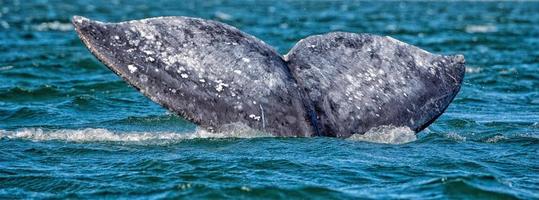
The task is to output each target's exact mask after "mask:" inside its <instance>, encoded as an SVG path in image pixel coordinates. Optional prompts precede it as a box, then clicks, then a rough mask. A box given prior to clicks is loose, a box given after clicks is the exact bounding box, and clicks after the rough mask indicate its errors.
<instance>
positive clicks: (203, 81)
mask: <svg viewBox="0 0 539 200" xmlns="http://www.w3.org/2000/svg"><path fill="white" fill-rule="evenodd" d="M198 81H200V82H201V83H205V82H206V80H204V79H203V78H201V79H199V80H198Z"/></svg>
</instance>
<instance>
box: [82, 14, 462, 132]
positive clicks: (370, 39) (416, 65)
mask: <svg viewBox="0 0 539 200" xmlns="http://www.w3.org/2000/svg"><path fill="white" fill-rule="evenodd" d="M72 22H73V24H74V26H75V29H76V31H77V33H78V35H79V37H80V38H81V40H82V41H83V42H84V44H85V45H86V46H87V47H88V48H89V49H90V51H91V52H92V53H93V54H94V55H95V56H96V57H97V58H98V59H99V60H100V61H102V62H103V63H104V64H105V65H106V66H107V67H109V68H110V69H111V70H112V71H114V72H115V73H116V74H118V75H119V76H121V77H122V78H123V79H124V80H126V81H127V82H128V83H129V84H131V85H132V86H134V87H135V88H137V89H138V90H139V91H140V92H142V93H143V94H144V95H146V96H147V97H149V98H150V99H151V100H153V101H155V102H157V103H158V104H160V105H162V106H163V107H165V108H167V109H169V110H171V111H172V112H174V113H177V114H179V115H181V116H182V117H184V118H186V119H188V120H190V121H192V122H194V123H196V124H198V125H199V126H201V127H202V128H204V129H207V130H210V131H226V130H227V129H228V128H230V127H231V126H234V125H241V126H246V127H248V128H250V129H254V130H258V131H262V132H268V133H271V134H273V135H277V136H333V137H349V136H351V135H352V134H363V133H365V132H367V131H369V130H371V129H373V128H376V127H381V126H395V127H409V128H410V129H412V130H414V131H416V132H418V131H421V130H422V129H424V128H426V127H427V126H428V125H429V124H431V123H432V122H433V121H434V120H435V119H436V118H438V117H439V116H440V115H441V114H442V113H443V112H444V110H445V109H446V108H447V106H448V105H449V104H450V102H451V101H452V100H453V98H454V97H455V96H456V94H457V93H458V91H459V90H460V87H461V84H462V80H463V77H464V57H463V56H461V55H457V56H443V55H435V54H431V53H429V52H426V51H424V50H422V49H419V48H417V47H414V46H412V45H409V44H406V43H403V42H401V41H398V40H396V39H393V38H391V37H383V36H377V35H371V34H354V33H344V32H333V33H328V34H324V35H316V36H310V37H308V38H305V39H303V40H301V41H299V42H298V43H297V44H296V45H295V46H294V47H293V48H292V50H291V51H290V52H289V53H288V54H287V55H285V56H281V55H279V54H278V53H277V52H276V51H275V50H274V49H273V48H271V47H270V46H268V45H267V44H265V43H264V42H263V41H261V40H259V39H257V38H255V37H253V36H251V35H248V34H246V33H244V32H241V31H240V30H238V29H236V28H234V27H232V26H229V25H226V24H223V23H219V22H216V21H211V20H203V19H198V18H189V17H158V18H150V19H143V20H135V21H128V22H121V23H103V22H98V21H93V20H89V19H87V18H83V17H79V16H75V17H73V20H72Z"/></svg>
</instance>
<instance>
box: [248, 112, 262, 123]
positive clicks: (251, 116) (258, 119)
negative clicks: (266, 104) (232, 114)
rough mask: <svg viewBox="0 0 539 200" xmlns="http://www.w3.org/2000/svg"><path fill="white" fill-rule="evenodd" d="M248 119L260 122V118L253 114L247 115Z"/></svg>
mask: <svg viewBox="0 0 539 200" xmlns="http://www.w3.org/2000/svg"><path fill="white" fill-rule="evenodd" d="M249 118H251V119H254V120H256V121H260V116H256V115H254V114H250V115H249Z"/></svg>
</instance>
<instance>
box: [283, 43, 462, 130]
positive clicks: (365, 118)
mask: <svg viewBox="0 0 539 200" xmlns="http://www.w3.org/2000/svg"><path fill="white" fill-rule="evenodd" d="M285 57H286V58H287V60H288V66H289V67H290V69H291V71H292V73H293V75H294V77H295V78H296V80H297V81H298V83H299V84H300V87H302V88H304V90H305V91H306V92H307V94H308V97H309V98H310V99H311V100H312V102H314V105H315V110H316V114H317V116H318V117H319V119H318V122H319V126H320V127H319V128H320V130H321V132H323V133H326V134H329V135H331V136H338V137H348V136H350V135H351V134H356V133H365V132H367V131H368V130H369V129H371V128H374V127H378V126H383V125H392V126H395V127H409V128H410V129H412V130H414V131H416V132H419V131H421V130H422V129H424V128H425V127H427V126H428V125H429V124H430V123H432V122H433V121H434V120H435V119H436V118H438V116H440V115H441V114H442V113H443V111H444V110H445V109H446V108H447V106H448V105H449V103H450V102H451V101H452V100H453V98H454V97H455V96H456V94H457V93H458V91H459V89H460V86H461V83H462V79H463V77H464V57H463V56H460V55H459V56H441V55H434V54H431V53H428V52H426V51H424V50H422V49H419V48H417V47H414V46H412V45H409V44H406V43H403V42H400V41H398V40H396V39H393V38H391V37H382V36H377V35H371V34H354V33H343V32H334V33H329V34H325V35H317V36H311V37H308V38H306V39H303V40H301V41H300V42H299V43H297V44H296V45H295V46H294V47H293V49H292V50H291V51H290V52H289V53H288V54H287V56H285Z"/></svg>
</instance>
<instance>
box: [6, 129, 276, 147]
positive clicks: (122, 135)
mask: <svg viewBox="0 0 539 200" xmlns="http://www.w3.org/2000/svg"><path fill="white" fill-rule="evenodd" d="M258 137H271V135H269V134H266V133H262V132H257V131H252V129H245V128H243V127H235V128H234V131H223V132H215V133H214V132H208V131H206V130H204V129H201V128H197V129H196V130H195V131H193V132H184V133H182V132H116V131H112V130H108V129H103V128H85V129H60V130H46V129H42V128H23V129H20V130H14V131H7V130H0V139H25V140H32V141H51V140H61V141H70V142H134V143H136V142H160V141H162V142H174V141H181V140H191V139H199V138H203V139H204V138H206V139H208V138H209V139H211V138H216V139H219V138H258Z"/></svg>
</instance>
